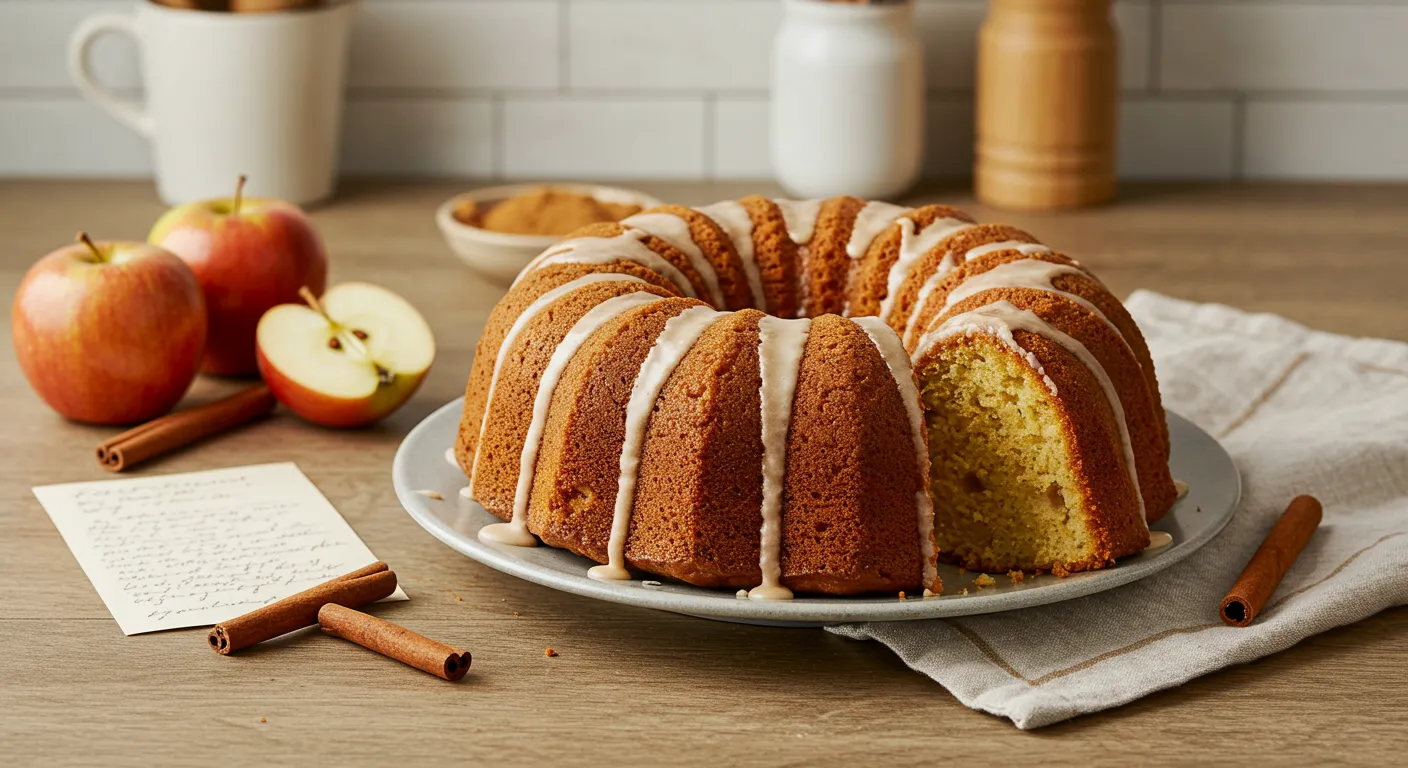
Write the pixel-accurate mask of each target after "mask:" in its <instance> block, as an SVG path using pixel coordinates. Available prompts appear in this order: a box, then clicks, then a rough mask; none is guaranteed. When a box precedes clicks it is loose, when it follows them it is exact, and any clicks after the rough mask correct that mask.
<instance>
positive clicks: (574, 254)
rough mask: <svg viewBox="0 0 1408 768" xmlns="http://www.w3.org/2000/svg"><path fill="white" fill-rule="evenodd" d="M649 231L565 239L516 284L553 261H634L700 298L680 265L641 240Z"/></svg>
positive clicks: (539, 257)
mask: <svg viewBox="0 0 1408 768" xmlns="http://www.w3.org/2000/svg"><path fill="white" fill-rule="evenodd" d="M646 234H648V233H647V232H646V231H645V230H643V229H628V230H626V231H625V232H622V233H621V234H619V235H616V236H614V237H574V238H572V239H571V240H563V241H562V242H560V243H558V244H557V245H554V246H553V247H551V248H549V249H547V250H546V251H543V252H542V253H540V254H538V255H537V257H535V258H534V259H533V260H532V261H530V262H528V266H527V267H525V268H524V269H523V271H522V272H520V273H518V278H517V279H515V280H514V281H513V284H514V285H518V282H519V281H520V280H522V279H523V276H524V275H527V274H528V273H529V272H532V271H533V270H536V269H540V268H542V267H546V266H548V265H549V264H610V263H611V262H613V261H630V262H634V263H636V264H639V265H641V266H642V267H645V268H646V269H650V270H654V271H655V272H658V273H659V274H660V276H661V277H663V278H665V279H666V280H669V281H670V282H671V283H673V284H674V286H675V287H676V288H678V289H679V290H680V291H681V292H682V293H684V295H686V296H688V297H690V298H691V299H696V298H699V294H698V293H696V292H695V290H694V285H693V284H691V283H690V282H689V278H687V277H685V276H684V272H681V271H680V268H679V267H677V266H675V265H674V264H671V263H670V262H669V261H668V260H667V259H666V258H665V257H664V256H661V255H660V254H658V253H656V252H655V251H652V250H650V248H649V247H647V246H646V244H645V243H642V242H641V241H640V239H641V238H642V237H645V236H646Z"/></svg>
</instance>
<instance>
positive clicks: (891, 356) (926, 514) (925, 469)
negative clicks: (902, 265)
mask: <svg viewBox="0 0 1408 768" xmlns="http://www.w3.org/2000/svg"><path fill="white" fill-rule="evenodd" d="M852 322H854V323H855V324H856V325H859V326H860V327H861V329H862V330H864V331H865V333H866V335H867V336H869V337H870V340H871V341H872V342H874V344H875V348H876V349H878V350H880V356H881V357H882V358H884V359H885V365H886V366H888V367H889V369H890V376H891V377H892V378H894V380H895V386H896V387H898V388H899V391H900V399H902V400H904V408H905V413H906V414H907V415H908V416H909V432H910V437H911V439H912V440H913V441H914V455H915V458H914V460H915V462H916V466H918V467H919V474H920V480H921V482H920V483H919V491H918V492H917V493H916V494H915V495H914V504H915V508H916V510H917V514H918V517H919V552H920V554H922V555H923V556H924V575H923V578H924V581H923V585H924V587H925V588H928V587H931V586H933V584H934V581H935V580H936V579H937V578H938V570H937V568H936V567H935V565H934V538H933V531H934V502H933V500H932V499H930V498H929V442H928V439H927V438H926V436H925V432H924V407H923V404H922V403H921V402H920V400H919V388H918V387H916V386H915V385H914V373H913V369H912V368H911V367H910V360H909V355H908V354H906V353H905V351H904V344H902V343H901V342H900V337H899V336H897V335H896V334H895V331H894V329H892V328H891V327H890V326H888V325H886V324H885V322H884V321H882V320H881V319H880V318H878V317H857V318H854V319H853V320H852Z"/></svg>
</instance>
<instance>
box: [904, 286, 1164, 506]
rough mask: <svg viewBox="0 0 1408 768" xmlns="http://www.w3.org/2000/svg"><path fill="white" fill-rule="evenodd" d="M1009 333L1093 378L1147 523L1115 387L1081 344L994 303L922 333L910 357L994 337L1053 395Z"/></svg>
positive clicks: (1032, 315) (1020, 311) (1027, 315)
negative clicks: (1065, 356) (1058, 350)
mask: <svg viewBox="0 0 1408 768" xmlns="http://www.w3.org/2000/svg"><path fill="white" fill-rule="evenodd" d="M1013 331H1026V332H1028V333H1036V334H1040V335H1041V336H1044V337H1046V338H1048V339H1050V340H1052V341H1054V342H1056V343H1057V344H1060V345H1061V346H1063V347H1065V348H1066V350H1067V351H1069V352H1070V353H1071V354H1073V355H1075V356H1076V359H1078V360H1080V362H1081V363H1082V364H1083V365H1084V366H1085V367H1086V368H1087V369H1088V370H1089V371H1090V373H1091V375H1093V376H1094V377H1095V380H1096V381H1097V382H1099V384H1100V388H1101V389H1102V390H1103V391H1104V393H1105V399H1106V400H1107V401H1109V404H1110V410H1111V411H1112V412H1113V413H1114V416H1115V424H1116V426H1117V427H1118V428H1119V435H1120V443H1121V445H1122V447H1123V449H1124V459H1125V469H1126V470H1127V471H1128V472H1129V481H1130V483H1132V484H1133V486H1134V497H1135V500H1136V501H1137V502H1138V504H1139V515H1140V518H1141V519H1144V520H1145V521H1146V523H1147V520H1148V514H1147V512H1146V511H1145V509H1144V494H1143V493H1142V492H1141V491H1140V489H1139V472H1138V469H1137V468H1136V467H1135V464H1134V444H1133V442H1132V441H1131V440H1130V436H1129V424H1128V423H1127V422H1126V421H1125V415H1124V405H1123V404H1122V403H1121V402H1120V396H1119V392H1118V391H1117V390H1116V389H1115V384H1114V382H1113V381H1111V380H1110V376H1109V374H1108V373H1106V372H1105V368H1104V366H1102V365H1100V361H1099V360H1097V359H1095V356H1094V355H1092V354H1091V353H1090V350H1088V349H1086V348H1085V345H1084V344H1081V343H1080V342H1079V341H1076V340H1075V339H1073V338H1071V337H1070V336H1067V335H1066V334H1065V333H1062V332H1061V331H1059V330H1057V329H1056V328H1055V327H1053V326H1052V325H1051V324H1050V323H1047V322H1046V321H1045V320H1042V319H1041V318H1040V317H1038V316H1037V315H1036V313H1034V312H1032V311H1030V310H1026V309H1018V308H1017V307H1015V306H1013V304H1012V303H1011V302H1008V301H996V302H993V303H992V304H988V305H986V306H983V307H979V308H978V309H975V310H973V311H971V312H964V313H962V314H958V315H954V316H953V317H950V318H949V319H947V320H945V321H944V322H943V323H942V324H940V325H939V327H938V328H935V329H934V330H932V331H929V332H928V333H926V334H924V337H923V338H921V339H920V341H919V348H918V349H917V350H916V351H915V355H914V357H915V359H918V358H919V357H921V356H922V355H923V354H924V353H925V352H927V351H928V350H929V349H930V348H932V347H933V346H934V345H935V344H938V343H939V342H941V341H943V340H945V339H948V338H952V337H954V336H959V335H967V336H971V335H974V334H978V333H983V334H988V335H991V336H996V337H997V338H998V339H1000V340H1002V342H1003V343H1005V344H1007V346H1009V347H1011V348H1012V349H1013V350H1014V351H1016V352H1017V354H1019V355H1021V356H1022V358H1023V359H1024V360H1026V361H1027V363H1028V364H1029V365H1031V366H1032V368H1033V369H1035V370H1036V372H1037V373H1038V374H1039V375H1040V376H1041V378H1042V380H1043V381H1044V382H1045V383H1046V386H1047V388H1048V389H1050V390H1051V394H1052V395H1053V396H1054V395H1056V394H1057V392H1056V384H1055V382H1053V381H1052V380H1051V377H1049V376H1047V375H1046V371H1045V370H1044V369H1043V368H1042V367H1041V363H1040V362H1039V361H1038V360H1037V359H1036V355H1033V354H1032V353H1031V352H1029V351H1027V350H1026V349H1023V348H1022V345H1021V344H1018V343H1017V339H1016V338H1015V337H1014V336H1013V335H1012V332H1013Z"/></svg>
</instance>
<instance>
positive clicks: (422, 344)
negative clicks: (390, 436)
mask: <svg viewBox="0 0 1408 768" xmlns="http://www.w3.org/2000/svg"><path fill="white" fill-rule="evenodd" d="M302 294H303V299H304V301H305V302H306V303H304V304H281V305H279V306H277V307H274V308H273V309H271V310H269V311H268V312H266V313H265V314H264V317H263V318H262V319H261V320H260V321H259V330H258V334H257V343H256V350H257V358H258V360H259V373H260V374H261V375H262V376H263V377H264V381H265V382H266V383H268V385H269V389H270V390H271V391H273V393H274V396H275V397H277V398H278V399H279V402H281V403H283V404H284V405H286V406H288V408H289V410H291V411H293V412H294V413H296V414H298V415H299V416H302V417H303V418H305V419H307V420H309V421H311V422H313V423H315V424H322V425H324V426H329V427H359V426H362V425H364V424H370V423H372V422H374V421H377V420H378V419H381V418H382V417H384V416H386V415H388V414H390V413H391V412H392V411H394V410H396V409H397V408H400V407H401V404H402V403H405V402H406V401H407V400H409V399H410V397H411V395H412V394H414V393H415V391H416V389H417V388H418V387H420V383H421V381H422V380H424V379H425V374H426V371H428V370H430V364H431V363H432V362H434V361H435V337H434V335H433V334H431V332H430V326H429V325H427V324H426V322H425V319H424V318H422V317H421V316H420V313H419V312H417V311H416V309H415V307H413V306H411V304H410V302H408V301H406V300H405V299H403V298H401V297H400V296H397V295H396V294H394V293H392V292H391V291H388V290H386V289H385V288H381V287H378V286H375V285H370V284H367V283H343V284H341V285H336V286H333V287H332V288H330V289H328V292H327V293H325V294H323V296H322V298H321V299H319V298H316V297H315V296H314V295H313V293H312V292H311V291H308V290H304V291H303V292H302Z"/></svg>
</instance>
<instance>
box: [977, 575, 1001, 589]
mask: <svg viewBox="0 0 1408 768" xmlns="http://www.w3.org/2000/svg"><path fill="white" fill-rule="evenodd" d="M973 583H974V584H976V585H977V586H978V588H979V589H982V588H983V587H991V586H992V585H994V584H996V583H997V581H996V580H995V579H993V577H991V576H989V575H987V574H986V573H980V574H978V578H976V579H973Z"/></svg>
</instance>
